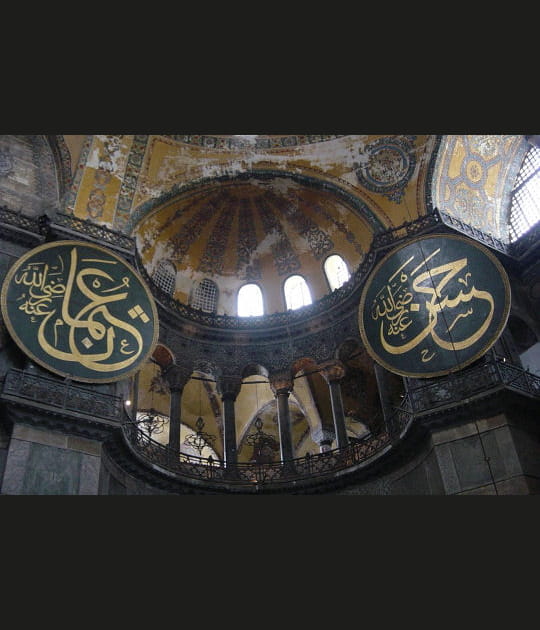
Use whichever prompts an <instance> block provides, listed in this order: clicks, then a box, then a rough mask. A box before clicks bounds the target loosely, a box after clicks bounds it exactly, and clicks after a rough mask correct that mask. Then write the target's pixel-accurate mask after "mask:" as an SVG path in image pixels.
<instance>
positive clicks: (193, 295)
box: [189, 278, 219, 315]
mask: <svg viewBox="0 0 540 630" xmlns="http://www.w3.org/2000/svg"><path fill="white" fill-rule="evenodd" d="M204 282H207V283H211V284H212V285H213V287H214V289H215V301H214V306H213V309H212V310H211V311H210V310H206V309H204V308H202V307H201V306H197V305H196V304H194V302H195V301H196V300H198V299H199V295H198V291H199V290H200V289H201V287H202V284H203V283H204ZM218 300H219V287H218V285H217V284H216V283H215V282H214V281H213V280H211V279H210V278H202V280H199V282H197V283H196V284H195V286H194V287H193V289H192V291H191V296H190V300H189V305H190V306H191V308H194V309H196V310H198V311H202V312H203V313H208V314H209V315H215V314H216V313H217V307H218Z"/></svg>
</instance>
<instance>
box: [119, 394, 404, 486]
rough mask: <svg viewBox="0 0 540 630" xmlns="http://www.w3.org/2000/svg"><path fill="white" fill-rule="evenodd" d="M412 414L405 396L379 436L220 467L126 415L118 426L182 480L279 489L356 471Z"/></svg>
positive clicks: (146, 458)
mask: <svg viewBox="0 0 540 630" xmlns="http://www.w3.org/2000/svg"><path fill="white" fill-rule="evenodd" d="M412 419H413V416H412V413H411V411H410V409H409V401H408V398H407V397H406V398H405V399H404V401H403V403H402V405H401V406H400V407H399V408H398V409H396V410H395V412H394V414H393V415H392V418H390V419H389V420H388V422H387V429H386V430H385V431H383V432H381V433H379V434H378V435H369V436H367V437H366V438H364V439H362V440H359V441H358V442H355V443H353V444H350V445H349V446H347V447H346V448H342V449H334V450H331V451H327V452H325V453H316V454H314V455H311V454H307V455H305V456H304V457H299V458H296V459H292V460H287V461H279V462H272V463H260V464H258V463H236V464H234V465H232V466H231V465H229V466H224V465H223V462H221V461H217V460H215V459H213V458H212V457H208V458H206V459H205V458H203V457H197V456H195V455H188V454H186V453H179V452H178V451H175V450H173V449H171V448H169V447H168V446H165V445H163V444H159V443H158V442H156V441H155V440H153V439H151V438H150V437H149V436H148V434H147V433H145V432H144V431H143V430H141V429H140V428H139V426H138V425H137V423H136V422H133V421H131V420H130V419H129V418H128V417H127V416H126V421H125V422H124V424H123V425H122V428H123V432H124V436H125V439H126V441H127V444H128V445H129V447H130V448H131V450H132V451H133V452H134V454H135V455H136V456H137V457H138V458H139V459H140V460H142V461H143V462H145V463H146V464H150V465H151V466H157V467H158V468H159V469H161V470H162V471H166V472H168V473H172V474H173V475H175V476H178V477H180V478H183V479H187V480H189V479H194V480H197V481H202V482H206V483H217V484H219V485H228V486H243V487H251V488H253V487H255V486H259V485H260V486H264V487H265V488H267V487H279V486H282V485H284V484H294V483H298V482H304V483H305V482H311V483H320V482H322V481H324V479H325V478H327V477H333V476H334V475H335V474H336V473H339V472H340V471H347V470H351V471H352V470H356V469H357V468H359V467H361V466H362V465H366V464H367V463H368V462H369V461H371V460H373V459H374V458H375V457H377V456H380V455H382V454H383V453H384V452H385V451H387V450H389V449H390V448H391V447H392V445H393V444H394V443H395V442H396V440H397V439H399V438H401V437H402V436H403V435H404V434H405V433H406V431H407V430H408V428H409V426H410V424H411V422H412Z"/></svg>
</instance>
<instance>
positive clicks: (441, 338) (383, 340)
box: [358, 234, 510, 378]
mask: <svg viewBox="0 0 540 630" xmlns="http://www.w3.org/2000/svg"><path fill="white" fill-rule="evenodd" d="M509 310H510V283H509V281H508V276H507V275H506V271H505V270H504V268H503V266H502V265H501V263H500V262H499V261H498V259H497V258H496V257H495V256H494V255H493V254H492V253H491V252H490V251H489V250H488V249H487V248H485V247H484V246H482V245H479V244H478V243H477V242H476V241H473V240H472V239H469V238H467V237H465V236H459V235H454V234H431V235H428V236H420V237H417V238H415V239H413V240H411V241H409V242H407V243H406V244H404V245H401V246H399V247H396V248H395V249H394V250H393V251H391V252H390V253H389V254H387V255H386V256H385V257H384V258H383V259H382V260H381V261H380V262H379V263H378V264H377V265H376V267H375V269H374V270H373V271H372V273H371V274H370V276H369V277H368V280H367V282H366V285H365V286H364V289H363V291H362V296H361V299H360V306H359V311H358V323H359V328H360V335H361V337H362V341H363V342H364V345H365V346H366V349H367V351H368V352H369V354H370V355H371V356H372V357H373V358H374V359H375V360H376V361H377V362H378V363H379V364H381V365H382V366H383V367H385V368H387V369H388V370H390V371H391V372H395V373H396V374H401V375H403V376H412V377H416V378H422V377H425V378H427V377H432V376H440V375H443V374H448V373H450V372H453V371H456V370H460V369H462V368H463V367H465V366H466V365H469V364H470V363H472V362H473V361H476V360H477V359H478V358H480V357H481V356H482V355H483V354H485V353H486V352H487V350H489V348H490V347H491V346H492V345H493V344H494V343H495V341H496V340H497V339H498V337H499V335H500V334H501V332H502V330H503V328H504V326H505V325H506V321H507V319H508V314H509Z"/></svg>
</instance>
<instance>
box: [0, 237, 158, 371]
mask: <svg viewBox="0 0 540 630" xmlns="http://www.w3.org/2000/svg"><path fill="white" fill-rule="evenodd" d="M1 304H2V317H3V318H4V321H5V323H6V326H7V328H8V330H9V333H10V335H11V337H12V338H13V340H14V341H15V342H16V343H17V345H18V346H19V347H20V348H21V350H23V352H25V353H26V354H27V355H28V356H29V357H30V358H31V359H33V360H34V361H35V362H36V363H38V364H40V365H42V366H43V367H45V368H46V369H48V370H50V371H51V372H54V373H55V374H59V375H61V376H65V377H69V378H72V379H73V380H76V381H84V382H89V383H109V382H113V381H117V380H120V379H123V378H127V377H128V376H130V375H132V374H134V373H135V372H136V371H138V370H139V369H140V366H141V365H142V364H143V363H144V362H145V361H146V359H147V358H148V357H149V356H150V355H151V354H152V352H153V350H154V347H155V345H156V341H157V338H158V334H159V321H158V314H157V309H156V306H155V303H154V300H153V297H152V294H151V293H150V291H149V289H148V288H147V287H146V285H145V284H144V282H143V281H142V279H141V278H140V276H139V275H138V273H137V272H136V271H135V269H134V268H133V267H131V265H129V264H128V263H127V262H126V261H125V260H123V259H122V258H120V257H119V256H117V255H116V254H114V253H112V252H111V251H109V250H108V249H106V248H104V247H101V246H99V245H94V244H90V243H85V242H79V241H55V242H51V243H45V244H43V245H40V246H38V247H36V248H34V249H32V250H30V251H29V252H27V253H26V254H24V255H23V256H22V257H21V258H20V259H19V260H18V261H17V262H16V263H15V264H14V265H13V266H12V267H11V268H10V270H9V272H8V274H7V275H6V278H5V280H4V284H3V287H2V296H1Z"/></svg>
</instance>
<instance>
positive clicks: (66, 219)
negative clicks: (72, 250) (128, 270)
mask: <svg viewBox="0 0 540 630" xmlns="http://www.w3.org/2000/svg"><path fill="white" fill-rule="evenodd" d="M51 227H52V228H53V229H54V230H55V231H56V232H59V233H63V234H66V235H67V236H69V237H71V238H74V237H75V238H80V237H81V236H83V237H86V238H88V239H90V240H92V241H95V242H96V243H99V244H100V245H109V246H111V247H113V248H115V249H120V250H123V251H124V252H125V253H126V254H129V255H130V256H133V252H134V250H135V240H134V239H132V238H130V237H129V236H126V235H125V234H123V233H122V232H117V231H116V230H111V229H109V228H107V227H105V226H104V225H98V224H97V223H94V222H93V221H88V220H86V219H79V218H77V217H74V216H72V215H69V214H64V213H62V212H57V213H56V214H55V215H54V218H53V219H52V222H51Z"/></svg>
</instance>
